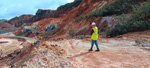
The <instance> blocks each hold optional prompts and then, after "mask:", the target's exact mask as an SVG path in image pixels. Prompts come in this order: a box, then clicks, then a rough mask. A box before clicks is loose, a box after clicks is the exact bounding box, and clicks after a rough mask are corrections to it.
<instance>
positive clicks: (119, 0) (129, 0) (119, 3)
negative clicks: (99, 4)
mask: <svg viewBox="0 0 150 68" xmlns="http://www.w3.org/2000/svg"><path fill="white" fill-rule="evenodd" d="M139 3H140V1H139V0H115V1H114V2H112V3H111V4H109V5H106V6H105V7H104V9H99V10H97V11H94V12H91V13H89V14H87V15H83V16H81V17H79V20H81V19H84V18H88V17H92V16H95V17H98V16H107V15H113V14H122V13H128V12H131V11H132V7H133V6H134V5H137V4H139Z"/></svg>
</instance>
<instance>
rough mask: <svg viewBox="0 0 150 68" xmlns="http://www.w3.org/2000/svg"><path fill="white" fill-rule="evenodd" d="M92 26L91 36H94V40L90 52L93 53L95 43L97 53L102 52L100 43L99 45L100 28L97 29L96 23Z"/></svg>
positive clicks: (92, 37)
mask: <svg viewBox="0 0 150 68" xmlns="http://www.w3.org/2000/svg"><path fill="white" fill-rule="evenodd" d="M91 26H92V30H91V35H92V36H91V39H92V41H91V48H90V49H89V51H93V46H94V43H95V45H96V47H97V50H95V51H100V49H99V46H98V43H97V39H98V28H97V27H96V23H95V22H92V24H91Z"/></svg>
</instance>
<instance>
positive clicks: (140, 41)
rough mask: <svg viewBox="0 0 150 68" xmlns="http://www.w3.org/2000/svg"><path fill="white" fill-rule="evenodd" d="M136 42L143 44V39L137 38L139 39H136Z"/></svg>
mask: <svg viewBox="0 0 150 68" xmlns="http://www.w3.org/2000/svg"><path fill="white" fill-rule="evenodd" d="M135 43H137V44H141V43H143V41H142V40H141V39H139V38H137V39H135Z"/></svg>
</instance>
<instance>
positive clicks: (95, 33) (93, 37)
mask: <svg viewBox="0 0 150 68" xmlns="http://www.w3.org/2000/svg"><path fill="white" fill-rule="evenodd" d="M92 30H93V31H94V32H93V34H92V36H91V39H92V40H97V39H98V28H97V27H94V28H92Z"/></svg>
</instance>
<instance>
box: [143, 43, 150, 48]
mask: <svg viewBox="0 0 150 68" xmlns="http://www.w3.org/2000/svg"><path fill="white" fill-rule="evenodd" d="M142 46H143V47H150V44H142Z"/></svg>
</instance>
